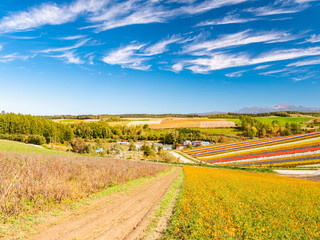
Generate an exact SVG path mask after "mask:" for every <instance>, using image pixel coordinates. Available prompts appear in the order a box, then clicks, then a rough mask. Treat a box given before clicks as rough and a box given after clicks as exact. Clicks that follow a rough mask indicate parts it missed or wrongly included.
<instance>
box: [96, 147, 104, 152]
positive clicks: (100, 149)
mask: <svg viewBox="0 0 320 240" xmlns="http://www.w3.org/2000/svg"><path fill="white" fill-rule="evenodd" d="M95 151H96V153H99V152H103V148H98V149H96V150H95Z"/></svg>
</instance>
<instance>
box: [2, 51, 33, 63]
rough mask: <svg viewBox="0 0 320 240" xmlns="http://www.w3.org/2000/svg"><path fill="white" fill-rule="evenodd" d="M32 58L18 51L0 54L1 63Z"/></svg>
mask: <svg viewBox="0 0 320 240" xmlns="http://www.w3.org/2000/svg"><path fill="white" fill-rule="evenodd" d="M28 58H30V57H29V56H21V55H19V54H18V53H11V54H8V55H4V56H0V62H1V63H8V62H13V61H15V60H22V61H24V60H27V59H28Z"/></svg>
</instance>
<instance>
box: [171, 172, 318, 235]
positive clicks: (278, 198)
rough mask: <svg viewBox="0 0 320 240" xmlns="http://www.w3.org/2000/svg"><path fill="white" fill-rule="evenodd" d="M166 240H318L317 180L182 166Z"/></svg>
mask: <svg viewBox="0 0 320 240" xmlns="http://www.w3.org/2000/svg"><path fill="white" fill-rule="evenodd" d="M184 172H185V178H186V183H185V187H184V189H183V191H182V193H181V195H180V197H179V200H178V204H177V206H176V208H175V212H174V215H173V217H172V219H171V223H170V226H169V228H168V230H167V232H166V239H320V205H319V201H320V191H319V190H320V183H318V182H312V181H308V180H301V179H295V178H288V177H282V176H278V175H275V174H271V173H251V172H250V173H249V172H243V171H236V170H217V169H208V168H199V167H184Z"/></svg>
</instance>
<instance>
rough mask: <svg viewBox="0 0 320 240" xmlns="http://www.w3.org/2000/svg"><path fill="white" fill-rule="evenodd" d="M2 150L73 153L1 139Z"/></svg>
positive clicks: (52, 153)
mask: <svg viewBox="0 0 320 240" xmlns="http://www.w3.org/2000/svg"><path fill="white" fill-rule="evenodd" d="M0 152H12V153H40V154H50V155H71V154H72V153H66V152H60V151H55V150H51V149H46V148H40V147H35V146H33V145H29V144H24V143H19V142H13V141H8V140H0Z"/></svg>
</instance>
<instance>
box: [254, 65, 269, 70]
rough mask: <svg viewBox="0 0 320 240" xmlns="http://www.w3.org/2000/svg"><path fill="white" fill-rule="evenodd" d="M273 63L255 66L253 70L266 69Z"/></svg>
mask: <svg viewBox="0 0 320 240" xmlns="http://www.w3.org/2000/svg"><path fill="white" fill-rule="evenodd" d="M270 66H271V65H260V66H257V67H255V68H254V69H253V70H261V69H266V68H268V67H270Z"/></svg>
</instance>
